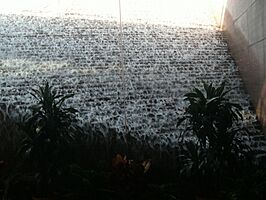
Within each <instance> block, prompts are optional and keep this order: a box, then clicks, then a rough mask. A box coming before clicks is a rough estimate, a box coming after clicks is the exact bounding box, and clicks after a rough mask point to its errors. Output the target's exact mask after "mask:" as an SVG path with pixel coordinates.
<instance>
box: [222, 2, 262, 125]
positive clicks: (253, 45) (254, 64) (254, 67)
mask: <svg viewBox="0 0 266 200" xmlns="http://www.w3.org/2000/svg"><path fill="white" fill-rule="evenodd" d="M223 28H224V31H225V34H226V35H227V40H228V44H229V48H230V51H231V52H232V55H233V57H234V59H235V61H236V63H237V65H238V67H239V69H240V73H241V75H242V78H243V79H244V82H245V86H246V89H247V91H248V92H249V94H250V96H251V99H252V102H253V105H254V107H255V110H256V113H257V115H258V117H259V119H260V121H261V123H262V125H263V127H264V129H265V130H266V76H265V70H266V50H265V48H266V40H265V38H266V1H265V0H228V2H227V5H226V10H225V19H224V26H223Z"/></svg>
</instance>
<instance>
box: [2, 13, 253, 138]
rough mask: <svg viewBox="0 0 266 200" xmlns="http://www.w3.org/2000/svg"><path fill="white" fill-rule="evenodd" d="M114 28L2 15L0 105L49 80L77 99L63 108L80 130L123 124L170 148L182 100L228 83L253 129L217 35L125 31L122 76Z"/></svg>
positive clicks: (150, 28)
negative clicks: (196, 90) (75, 113)
mask: <svg viewBox="0 0 266 200" xmlns="http://www.w3.org/2000/svg"><path fill="white" fill-rule="evenodd" d="M118 27H119V25H118V24H117V22H114V21H104V20H93V19H90V18H82V17H79V18H74V17H61V18H59V17H52V18H47V17H36V16H35V17H34V16H24V15H0V86H1V93H0V94H1V95H0V101H1V102H6V103H12V104H15V105H17V106H18V107H21V106H28V105H29V104H30V103H31V102H32V101H33V99H32V98H31V96H30V95H29V90H30V88H31V87H36V85H38V84H40V83H43V82H44V81H45V80H48V81H49V82H50V83H52V84H53V85H54V86H55V87H56V88H58V89H60V90H61V91H64V92H74V93H75V97H74V98H73V99H71V100H69V101H68V103H69V104H70V105H72V106H74V107H75V108H77V109H78V110H79V111H80V118H81V119H82V120H83V121H84V122H87V121H90V122H93V123H98V122H107V123H109V124H110V125H111V126H112V127H115V128H117V129H118V130H122V129H123V125H124V122H125V118H126V123H127V125H128V126H129V129H130V130H131V131H132V132H134V133H138V134H140V135H151V136H154V137H156V138H160V141H165V142H169V139H168V138H171V139H172V140H171V141H174V140H175V138H176V137H175V134H174V132H175V130H176V127H175V125H176V119H177V117H178V116H179V114H180V113H182V112H183V107H184V101H183V95H184V93H186V92H188V91H189V90H190V89H192V88H193V87H194V86H196V87H199V86H200V85H201V83H202V81H207V82H212V83H214V84H218V83H220V82H221V81H223V80H227V82H228V87H229V88H235V89H234V90H233V91H232V92H231V93H230V96H231V98H232V99H233V100H234V101H235V102H240V103H241V105H242V106H243V108H244V116H245V123H244V125H245V126H249V127H253V126H254V124H255V123H256V119H255V118H256V117H255V115H254V113H253V111H252V109H251V108H250V102H249V96H248V95H247V94H246V93H245V92H244V90H243V84H242V81H241V79H240V76H239V73H238V69H237V68H236V66H235V64H234V61H233V59H232V58H231V56H230V54H229V53H228V49H227V44H226V42H225V39H224V37H223V34H222V32H220V31H218V30H216V29H215V27H211V26H208V27H204V26H203V27H201V26H199V27H198V28H197V27H194V28H182V27H177V26H167V25H159V24H157V25H156V24H147V23H124V24H123V47H124V51H125V52H124V68H123V69H122V68H121V66H120V65H119V56H120V50H119V40H118V38H119V30H118ZM123 74H124V76H123ZM123 80H124V81H123ZM125 113H126V114H125ZM160 133H164V134H160ZM168 136H169V137H168Z"/></svg>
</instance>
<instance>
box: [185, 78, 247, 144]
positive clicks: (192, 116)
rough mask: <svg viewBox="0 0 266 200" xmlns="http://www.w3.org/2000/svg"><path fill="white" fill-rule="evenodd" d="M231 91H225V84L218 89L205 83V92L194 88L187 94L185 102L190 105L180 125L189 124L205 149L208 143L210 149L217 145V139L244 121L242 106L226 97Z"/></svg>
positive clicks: (189, 127)
mask: <svg viewBox="0 0 266 200" xmlns="http://www.w3.org/2000/svg"><path fill="white" fill-rule="evenodd" d="M229 91H230V90H226V89H225V82H223V83H222V84H221V85H220V86H218V87H214V86H213V85H212V84H209V85H208V84H206V83H204V90H203V91H201V90H200V89H198V88H194V89H193V91H191V92H189V93H187V94H185V101H187V102H188V103H189V104H188V106H187V108H186V111H185V113H184V117H183V118H182V119H181V120H180V123H181V122H183V121H185V120H186V121H187V122H188V129H189V130H192V132H193V133H194V134H195V135H196V136H197V138H198V139H199V141H200V143H201V145H202V147H204V148H205V147H206V145H207V143H208V144H209V145H210V147H212V146H213V145H216V144H215V143H216V142H215V141H217V137H219V136H220V135H221V134H224V133H226V132H227V131H228V130H229V129H230V128H232V126H233V123H234V122H236V121H237V120H238V119H242V114H241V106H240V105H239V104H236V103H233V102H231V101H230V99H229V98H228V97H227V96H226V95H227V94H228V92H229Z"/></svg>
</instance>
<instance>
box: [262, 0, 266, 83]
mask: <svg viewBox="0 0 266 200" xmlns="http://www.w3.org/2000/svg"><path fill="white" fill-rule="evenodd" d="M262 2H263V5H262V24H263V31H262V32H263V38H264V40H263V42H262V49H263V80H262V87H263V85H264V80H265V58H266V57H265V49H264V42H265V1H262Z"/></svg>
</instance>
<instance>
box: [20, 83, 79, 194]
mask: <svg viewBox="0 0 266 200" xmlns="http://www.w3.org/2000/svg"><path fill="white" fill-rule="evenodd" d="M31 94H32V96H33V97H34V98H35V99H36V101H37V104H36V105H34V106H32V115H31V116H30V117H28V119H27V120H26V123H25V126H24V129H25V130H26V132H27V137H26V138H25V139H24V141H23V146H22V148H21V151H22V152H24V153H25V155H26V158H28V159H29V161H30V162H31V167H32V170H33V172H35V177H36V180H37V183H38V184H37V186H38V187H39V188H38V189H37V190H38V191H39V192H40V193H41V195H42V196H46V195H47V194H48V188H49V185H52V182H53V178H54V177H56V176H57V175H59V174H60V173H61V172H60V170H61V169H62V167H64V166H65V165H67V164H68V162H69V159H70V158H68V155H66V152H67V151H69V147H70V145H71V144H72V142H73V141H74V140H75V137H76V135H77V134H78V133H80V129H79V127H78V126H77V125H76V123H75V122H76V117H75V116H76V115H75V114H76V112H77V111H76V110H75V109H73V108H71V107H65V105H64V103H65V101H66V100H67V99H68V98H71V97H73V94H69V95H62V94H59V93H58V92H57V91H55V90H54V89H53V88H52V86H50V85H49V84H48V82H47V83H46V84H45V86H43V87H39V89H38V90H35V89H33V90H32V92H31Z"/></svg>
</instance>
